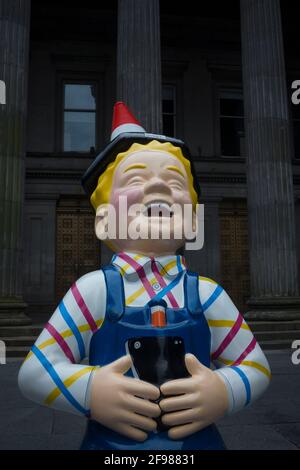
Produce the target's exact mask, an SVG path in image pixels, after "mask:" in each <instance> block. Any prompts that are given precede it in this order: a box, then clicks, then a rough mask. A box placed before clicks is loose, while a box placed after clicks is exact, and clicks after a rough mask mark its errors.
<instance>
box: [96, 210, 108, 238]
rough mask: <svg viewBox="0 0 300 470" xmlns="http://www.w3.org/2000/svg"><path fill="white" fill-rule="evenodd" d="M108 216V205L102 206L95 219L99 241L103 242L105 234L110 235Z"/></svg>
mask: <svg viewBox="0 0 300 470" xmlns="http://www.w3.org/2000/svg"><path fill="white" fill-rule="evenodd" d="M108 216H109V208H108V204H101V205H100V206H98V207H97V210H96V218H95V233H96V236H97V238H99V240H103V239H104V238H105V234H107V233H108Z"/></svg>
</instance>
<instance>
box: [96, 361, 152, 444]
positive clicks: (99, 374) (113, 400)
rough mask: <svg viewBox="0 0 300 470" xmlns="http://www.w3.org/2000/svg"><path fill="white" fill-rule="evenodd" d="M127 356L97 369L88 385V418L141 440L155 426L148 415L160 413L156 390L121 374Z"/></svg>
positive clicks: (127, 364)
mask: <svg viewBox="0 0 300 470" xmlns="http://www.w3.org/2000/svg"><path fill="white" fill-rule="evenodd" d="M131 365H132V362H131V357H130V356H123V357H121V358H120V359H118V360H117V361H115V362H112V363H111V364H109V365H107V366H105V367H101V368H100V369H97V370H96V371H95V373H94V376H93V379H92V384H91V403H90V408H91V418H92V419H94V420H95V421H98V422H99V423H101V424H102V425H103V426H106V427H108V428H110V429H112V430H113V431H116V432H118V433H120V434H122V435H124V436H126V437H128V438H130V439H134V440H136V441H144V440H145V439H146V438H147V432H151V431H154V430H155V429H156V422H155V420H154V419H152V418H157V417H158V416H160V413H161V410H160V408H159V406H158V405H157V404H155V403H152V402H151V401H150V400H157V399H158V397H159V395H160V391H159V389H158V388H157V387H155V386H154V385H152V384H150V383H147V382H143V381H142V380H138V379H134V378H131V377H125V376H124V375H123V374H124V373H125V372H127V371H128V370H129V368H130V367H131Z"/></svg>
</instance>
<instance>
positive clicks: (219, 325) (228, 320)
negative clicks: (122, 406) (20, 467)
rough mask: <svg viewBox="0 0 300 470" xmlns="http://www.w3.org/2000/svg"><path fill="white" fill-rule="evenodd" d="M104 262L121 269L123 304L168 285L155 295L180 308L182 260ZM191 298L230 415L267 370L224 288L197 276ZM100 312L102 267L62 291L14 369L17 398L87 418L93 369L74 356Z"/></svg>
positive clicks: (252, 395) (256, 391)
mask: <svg viewBox="0 0 300 470" xmlns="http://www.w3.org/2000/svg"><path fill="white" fill-rule="evenodd" d="M112 263H113V264H114V265H115V266H117V267H118V268H119V270H120V272H121V274H122V278H123V283H124V291H125V302H126V305H128V306H143V305H145V304H146V303H147V302H149V300H150V299H151V298H152V297H153V296H154V295H156V294H157V293H158V292H161V291H163V289H165V288H166V286H168V285H169V284H170V283H171V282H173V284H172V285H173V287H172V289H170V290H169V291H168V292H166V294H165V296H164V297H163V298H164V300H165V301H166V302H167V304H168V306H169V307H174V308H176V307H183V306H184V290H183V277H184V276H183V275H181V276H178V274H179V273H180V272H181V271H185V270H186V266H185V261H184V259H183V257H181V256H176V255H173V256H171V255H170V256H161V257H156V258H149V257H146V256H142V255H137V254H134V253H129V252H126V253H125V252H124V253H119V254H118V255H115V256H114V257H113V259H112ZM179 277H180V281H179V282H176V279H178V278H179ZM166 291H167V289H166ZM199 295H200V300H201V303H202V307H203V311H204V315H205V317H206V320H207V323H208V325H209V328H210V332H211V362H212V365H213V366H214V367H215V369H216V373H217V374H219V375H220V376H221V377H222V378H223V379H224V381H225V383H226V386H227V390H228V397H229V410H228V413H232V412H235V411H238V410H240V409H241V408H243V407H244V406H246V405H247V404H248V403H250V402H252V401H253V400H254V399H256V398H257V397H259V396H260V395H261V394H262V393H263V391H264V390H265V389H266V388H267V386H268V384H269V380H270V376H271V374H270V368H269V365H268V362H267V359H266V357H265V355H264V354H263V352H262V350H261V348H260V346H259V345H258V343H257V342H256V340H255V338H254V337H253V334H252V333H251V331H250V329H249V326H248V325H247V323H246V322H245V321H244V319H243V317H242V315H241V314H240V313H239V311H238V309H237V308H236V307H235V305H234V304H233V302H232V301H231V299H230V297H229V296H228V295H227V293H226V292H225V291H224V289H222V287H221V286H220V285H218V284H217V283H216V282H214V281H213V280H211V279H208V278H205V277H201V276H199ZM105 309H106V284H105V280H104V275H103V272H102V270H98V271H94V272H91V273H89V274H86V275H85V276H83V277H82V278H80V279H79V280H78V281H77V282H76V283H75V284H74V285H73V286H72V287H71V288H70V290H69V291H68V292H67V294H66V295H65V297H64V298H63V299H62V301H61V302H60V304H59V305H58V307H57V309H56V310H55V312H54V314H53V315H52V317H51V318H50V320H49V322H48V323H47V325H46V326H45V328H44V330H43V331H42V333H41V334H40V336H39V337H38V339H37V341H36V343H35V344H34V346H33V347H32V349H31V351H30V353H29V354H28V356H27V358H26V359H25V361H24V363H23V365H22V367H21V370H20V373H19V386H20V388H21V390H22V392H23V393H24V395H25V396H27V397H28V398H29V399H31V400H34V401H36V402H38V403H41V404H44V405H48V406H51V407H53V408H56V409H59V410H64V411H70V412H73V413H77V414H83V415H87V416H88V415H89V389H90V387H89V385H90V381H91V378H92V375H93V372H94V369H95V367H90V366H88V365H84V364H82V361H83V360H84V359H85V358H88V357H89V345H90V341H91V338H92V336H93V334H94V333H95V332H96V331H97V330H98V329H99V328H101V325H102V323H103V320H104V318H105ZM199 341H201V338H199Z"/></svg>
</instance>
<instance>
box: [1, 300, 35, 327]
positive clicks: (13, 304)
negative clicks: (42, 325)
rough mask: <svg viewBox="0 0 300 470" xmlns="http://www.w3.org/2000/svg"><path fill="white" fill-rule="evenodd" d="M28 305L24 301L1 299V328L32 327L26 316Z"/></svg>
mask: <svg viewBox="0 0 300 470" xmlns="http://www.w3.org/2000/svg"><path fill="white" fill-rule="evenodd" d="M26 308H27V304H26V303H25V302H23V300H22V299H0V326H23V325H31V323H32V321H31V319H30V318H29V317H28V316H27V315H25V313H24V312H25V310H26Z"/></svg>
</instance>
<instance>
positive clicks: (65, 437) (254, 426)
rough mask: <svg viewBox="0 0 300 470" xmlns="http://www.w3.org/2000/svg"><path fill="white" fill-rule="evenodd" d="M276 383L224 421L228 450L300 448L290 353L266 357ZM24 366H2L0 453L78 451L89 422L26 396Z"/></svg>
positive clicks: (299, 403)
mask: <svg viewBox="0 0 300 470" xmlns="http://www.w3.org/2000/svg"><path fill="white" fill-rule="evenodd" d="M267 356H268V359H269V361H270V364H271V368H272V372H273V379H272V382H271V385H270V387H269V389H268V391H267V392H266V393H265V395H264V396H263V397H262V398H261V399H260V400H259V401H257V402H256V403H255V404H253V405H252V406H251V407H249V408H247V409H245V410H244V411H242V412H240V413H238V414H236V415H233V416H231V417H229V418H226V419H224V420H223V421H222V422H221V423H220V426H219V428H220V430H221V432H222V435H223V437H224V440H225V442H226V444H227V446H228V448H229V449H268V450H271V449H291V450H292V449H294V450H297V449H300V393H299V392H300V365H298V366H295V365H293V364H292V362H291V359H290V356H291V353H290V352H289V351H274V352H273V351H272V352H270V353H268V354H267ZM19 367H20V363H19V362H10V363H8V364H6V365H0V449H51V450H54V449H78V447H79V444H80V442H81V438H82V434H83V432H84V428H85V420H84V419H82V418H80V417H77V416H72V415H69V414H66V413H61V412H56V411H52V410H50V409H48V408H44V407H40V406H38V405H35V404H34V403H31V402H30V401H28V400H26V399H25V398H23V397H22V395H21V393H20V392H19V390H18V388H17V384H16V378H17V372H18V368H19Z"/></svg>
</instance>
